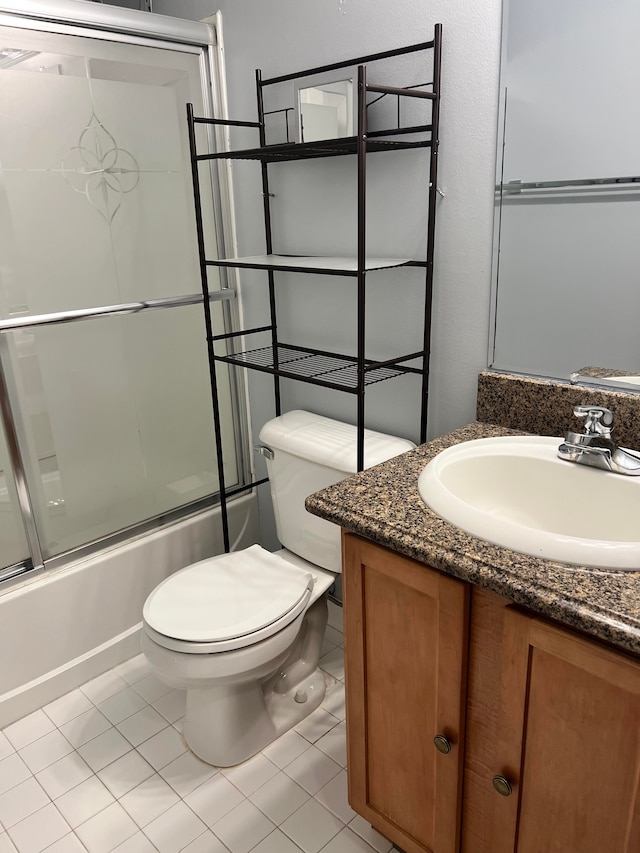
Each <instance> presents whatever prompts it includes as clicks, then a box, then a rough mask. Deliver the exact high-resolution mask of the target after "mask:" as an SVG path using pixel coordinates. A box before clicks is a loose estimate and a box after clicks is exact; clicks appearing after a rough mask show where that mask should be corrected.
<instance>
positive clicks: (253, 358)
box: [187, 24, 442, 551]
mask: <svg viewBox="0 0 640 853" xmlns="http://www.w3.org/2000/svg"><path fill="white" fill-rule="evenodd" d="M421 51H425V52H427V53H429V54H430V56H431V62H430V68H431V70H432V80H431V82H430V83H427V84H422V85H424V86H427V87H429V88H428V90H427V89H425V88H422V85H421V86H420V87H415V86H413V87H407V88H398V87H392V86H381V85H377V84H376V85H373V84H372V85H369V84H368V83H367V63H371V62H378V61H380V60H383V59H390V58H393V57H398V56H401V55H403V54H409V53H417V52H421ZM441 56H442V25H441V24H436V25H435V27H434V35H433V39H432V40H431V41H427V42H421V43H419V44H413V45H409V46H407V47H402V48H398V49H396V50H389V51H385V52H382V53H374V54H369V55H368V56H361V57H357V58H352V59H349V60H346V61H344V62H337V63H332V64H330V65H324V66H319V67H316V68H309V69H306V70H304V71H299V72H296V73H293V74H287V75H282V76H279V77H272V78H270V79H262V74H261V71H260V70H257V71H256V99H257V110H258V121H256V122H251V121H231V120H227V119H211V118H204V117H197V116H194V113H193V107H192V105H191V104H187V121H188V128H189V144H190V153H191V169H192V177H193V186H194V199H195V214H196V227H197V237H198V251H199V258H200V272H201V280H202V291H203V298H204V300H203V304H204V312H205V326H206V336H207V346H208V354H209V370H210V378H211V388H212V399H213V412H214V426H215V431H216V451H217V459H218V473H219V478H220V500H221V509H222V524H223V534H224V545H225V550H226V551H228V550H229V534H228V523H227V509H226V500H227V498H228V497H230V496H231V495H232V494H236V493H237V492H238V491H243V490H248V489H250V488H252V487H253V486H255V485H258V483H257V482H256V483H252V484H249V485H247V486H244V487H240V489H238V488H236V489H233V490H227V489H226V487H225V481H224V470H223V464H222V443H221V430H220V410H219V403H218V389H217V379H216V369H215V366H216V363H217V362H224V363H227V364H232V365H236V366H239V367H243V368H250V369H253V370H258V371H262V372H264V373H268V374H270V375H272V376H273V383H274V400H275V411H276V415H280V414H281V399H280V379H283V378H284V379H293V380H296V381H299V382H306V383H310V384H314V385H319V386H322V387H325V388H332V389H335V390H337V391H342V392H346V393H349V394H352V395H354V396H355V397H356V400H357V466H358V470H362V469H363V467H364V429H365V418H364V414H365V391H366V388H367V387H368V386H369V385H371V384H373V383H377V382H382V381H384V380H387V379H392V378H393V377H397V376H401V375H404V374H408V373H410V374H417V375H419V376H420V377H421V378H422V407H421V416H420V440H421V441H422V442H423V441H425V440H426V431H427V411H428V380H429V349H430V340H431V306H432V291H433V259H434V242H435V219H436V193H437V168H438V129H439V118H440V76H441V74H440V71H441ZM355 66H357V69H358V84H357V134H356V135H355V136H352V137H346V138H340V139H329V140H322V141H320V142H297V143H292V142H287V143H283V144H277V145H268V144H267V142H266V133H265V115H270V113H268V112H265V110H264V100H263V94H264V89H265V88H266V87H269V86H273V85H275V84H278V83H284V82H287V81H292V80H297V79H299V78H303V77H309V76H313V75H318V74H322V73H326V72H332V71H336V70H339V69H342V68H350V67H355ZM370 93H371V94H376V95H378V97H384V96H393V97H396V98H397V99H398V121H397V124H396V126H395V127H390V128H388V129H384V130H374V131H368V127H367V125H368V122H367V106H368V104H367V96H368V95H369V94H370ZM407 98H408V99H423V100H428V101H430V102H431V105H432V107H431V122H430V123H429V124H421V125H413V126H403V125H402V124H401V122H400V107H399V105H400V103H401V101H402V99H407ZM198 124H204V125H210V126H216V125H218V126H227V127H245V128H254V129H256V130H257V131H258V135H259V145H258V147H257V148H249V149H244V150H238V151H216V152H213V153H212V152H206V153H199V152H198V150H197V144H196V125H198ZM425 135H426V136H427V138H424V137H425ZM396 137H403V138H402V139H398V138H396ZM420 148H427V149H429V152H430V162H429V186H428V199H427V206H428V219H427V248H426V257H425V259H424V260H421V259H375V258H373V259H372V258H367V257H366V254H365V237H366V221H365V219H366V168H367V156H368V155H369V154H371V153H378V152H387V153H390V152H394V151H406V150H407V149H420ZM340 156H355V158H356V162H357V195H358V199H357V202H358V204H357V255H356V257H355V258H353V259H352V260H348V259H344V258H341V259H332V258H309V257H305V256H297V255H278V254H275V253H274V251H273V239H272V227H271V209H270V198H271V196H270V192H269V168H268V167H269V165H270V164H272V163H282V162H287V161H294V160H308V159H317V158H322V157H340ZM220 159H227V160H257V161H259V162H260V164H261V174H262V194H263V199H264V229H265V243H266V254H265V255H261V256H253V257H247V258H223V259H215V260H213V259H208V258H207V257H206V252H205V234H204V226H203V216H202V209H201V193H200V182H199V181H200V179H199V174H198V164H199V163H200V162H202V161H212V160H220ZM216 266H217V267H231V268H237V269H258V270H264V271H265V272H266V273H267V279H268V288H269V315H270V316H269V322H268V323H266V324H265V325H263V326H259V327H255V328H252V329H243V330H241V331H239V332H228V333H222V334H216V333H215V331H214V329H213V324H212V318H211V310H210V301H209V288H208V281H207V269H208V268H209V267H216ZM400 266H414V267H423V268H424V270H425V298H424V326H423V329H424V332H423V341H422V348H421V349H420V350H418V351H416V352H411V353H406V354H403V355H401V356H397V357H395V358H392V359H388V360H386V361H375V360H372V359H369V358H367V357H366V354H365V296H366V276H367V272H370V271H371V270H374V269H392V268H394V267H400ZM278 272H296V273H302V274H304V273H312V274H316V275H317V274H322V275H332V276H344V277H348V278H354V279H356V285H357V294H356V298H357V346H356V351H357V355H356V356H349V355H344V354H341V353H334V352H328V351H325V350H319V349H312V348H309V347H304V346H297V345H295V344H293V343H284V342H283V341H281V340H280V339H279V336H278V325H277V304H276V303H277V300H276V274H277V273H278ZM258 334H261V335H265V334H268V335H269V338H270V342H269V344H268V345H266V346H257V347H251V348H249V349H247V350H244V351H242V352H237V351H236V350H235V345H234V342H235V340H236V339H238V338H245V339H246V338H249V337H250V336H252V335H258ZM220 342H225V352H224V353H219V352H216V350H215V344H216V343H220ZM228 345H230V346H228ZM409 362H419V364H420V366H419V367H415V366H411V365H410V364H409ZM259 482H260V483H262V482H264V480H261V481H259Z"/></svg>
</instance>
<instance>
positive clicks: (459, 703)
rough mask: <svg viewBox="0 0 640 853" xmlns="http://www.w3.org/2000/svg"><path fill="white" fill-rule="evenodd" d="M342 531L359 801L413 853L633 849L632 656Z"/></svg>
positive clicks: (635, 702) (351, 736)
mask: <svg viewBox="0 0 640 853" xmlns="http://www.w3.org/2000/svg"><path fill="white" fill-rule="evenodd" d="M343 543H344V550H343V558H344V575H343V588H344V599H345V664H346V685H347V746H348V772H349V800H350V803H351V805H352V807H353V808H354V809H355V810H356V811H357V812H358V813H359V814H361V815H362V816H363V817H365V818H366V819H367V820H368V821H369V822H370V823H371V824H372V825H373V826H374V827H375V828H376V829H377V830H378V831H379V832H381V833H382V834H383V835H385V836H386V837H387V838H389V839H390V840H392V841H393V842H394V843H395V844H396V845H397V846H398V847H400V848H401V849H402V850H405V851H407V853H418V851H430V853H457V851H460V853H596V851H602V853H640V659H639V658H638V657H636V656H634V655H631V654H626V653H624V652H622V651H619V650H617V649H613V648H610V647H608V646H606V645H605V644H604V643H601V642H599V641H597V640H592V639H590V638H589V637H586V636H584V635H582V634H579V633H577V632H574V631H571V630H569V629H566V628H564V627H561V626H558V625H557V624H556V623H552V622H550V621H548V620H546V619H544V618H541V617H538V616H535V615H532V614H530V613H529V612H525V611H523V610H522V609H519V608H518V607H516V606H515V605H513V604H511V603H510V602H509V601H507V600H506V599H504V598H501V597H500V596H498V595H495V594H494V593H492V592H489V591H486V590H483V589H480V588H478V587H475V586H470V585H469V584H466V583H464V582H462V581H458V580H456V579H454V578H450V577H448V576H446V575H443V574H441V573H440V572H437V571H435V570H433V569H430V568H428V567H426V566H424V565H422V564H420V563H417V562H415V561H413V560H410V559H407V558H405V557H401V556H399V555H397V554H394V553H393V552H391V551H388V550H386V549H385V548H381V547H379V546H377V545H374V544H373V543H370V542H367V541H365V540H362V539H359V538H358V537H357V536H354V535H353V534H349V533H345V534H344V538H343ZM438 735H442V736H443V737H444V738H446V739H447V740H448V741H449V742H450V744H451V751H450V752H449V753H448V754H441V753H439V752H438V751H437V749H436V748H435V746H434V740H433V739H434V737H436V736H438Z"/></svg>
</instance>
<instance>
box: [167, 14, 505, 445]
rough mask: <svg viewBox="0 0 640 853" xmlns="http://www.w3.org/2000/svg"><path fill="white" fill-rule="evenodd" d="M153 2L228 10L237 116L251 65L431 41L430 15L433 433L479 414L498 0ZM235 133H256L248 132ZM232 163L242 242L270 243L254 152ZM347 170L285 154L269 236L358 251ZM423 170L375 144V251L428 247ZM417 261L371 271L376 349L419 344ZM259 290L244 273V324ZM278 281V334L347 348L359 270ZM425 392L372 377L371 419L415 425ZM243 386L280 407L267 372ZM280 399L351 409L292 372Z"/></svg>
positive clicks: (262, 405) (421, 162)
mask: <svg viewBox="0 0 640 853" xmlns="http://www.w3.org/2000/svg"><path fill="white" fill-rule="evenodd" d="M153 7H154V11H155V12H159V13H161V14H170V15H176V16H180V17H185V18H191V19H200V18H203V17H206V16H208V15H211V14H212V13H213V12H214V11H215V9H216V7H218V8H219V9H220V10H221V12H222V16H223V34H224V44H225V55H226V71H227V85H228V97H229V105H230V107H229V109H230V114H231V117H234V118H241V119H254V118H255V115H256V106H255V74H254V71H255V69H256V68H261V69H262V70H263V74H264V76H276V75H278V74H281V73H282V74H283V73H288V72H292V71H295V70H297V69H299V68H307V67H314V66H316V65H321V64H326V63H329V62H332V61H338V60H342V59H347V58H349V57H351V56H357V55H363V54H366V53H369V52H375V51H382V50H387V49H389V48H393V47H397V46H401V45H404V44H411V43H413V42H417V41H423V40H427V39H429V38H431V34H432V32H433V24H434V23H436V22H441V23H442V24H443V83H442V108H441V133H440V140H441V146H440V162H439V170H440V174H439V180H438V183H439V186H440V188H441V189H442V190H443V191H444V193H445V194H446V195H445V197H444V198H443V199H441V200H440V201H439V204H438V222H437V236H436V258H435V281H434V286H435V292H434V307H433V322H434V326H433V335H432V362H431V380H430V397H429V435H430V436H436V435H440V434H442V433H444V432H447V431H449V430H451V429H453V428H455V427H458V426H461V425H463V424H465V423H468V422H469V421H471V420H473V419H474V415H475V397H476V378H477V374H478V372H479V371H480V370H482V369H484V368H485V367H486V364H487V340H488V324H489V298H490V267H491V245H492V242H491V241H492V224H493V187H494V181H495V140H496V122H497V97H498V94H497V93H498V72H499V59H500V18H501V3H500V0H477V2H474V3H469V2H465V0H432V2H431V3H430V4H425V3H423V2H420V0H394V2H390V0H376V2H373V0H343V2H338V0H331V2H320V0H273V2H270V3H267V2H264V0H154V4H153ZM405 71H407V69H405ZM414 74H417V76H418V79H413V78H414ZM400 76H401V75H400ZM408 76H409V79H408V80H407V79H404V80H402V79H400V77H398V79H397V81H394V80H390V81H389V82H390V83H391V84H392V85H394V84H395V85H407V84H410V83H416V82H423V81H424V80H425V79H430V78H425V77H424V76H420V71H416V72H414V71H413V70H412V69H408ZM281 97H282V99H283V100H282V102H281V103H278V104H275V105H274V106H284V105H285V101H286V97H287V95H286V93H285V94H284V95H282V96H281ZM236 141H237V144H241V145H245V144H251V142H250V141H249V140H248V139H246V138H244V139H243V138H240V136H238V137H237V140H236ZM233 168H234V186H235V193H236V211H237V220H238V235H239V244H240V245H239V249H240V253H241V254H258V253H261V252H263V251H264V238H263V229H262V214H261V196H260V186H259V174H258V170H257V167H255V166H254V164H246V163H240V164H234V167H233ZM276 172H277V173H276ZM354 172H355V170H354V168H353V160H352V158H339V159H338V160H333V161H332V160H331V159H330V160H327V161H317V162H316V163H307V164H304V163H296V164H291V165H290V166H289V167H287V166H279V167H278V168H277V170H276V171H275V172H274V178H273V185H272V187H271V189H272V190H273V191H274V192H275V193H276V198H275V199H274V204H273V211H274V225H275V229H276V235H277V236H276V239H275V249H276V251H292V252H295V251H297V252H301V253H303V252H312V253H317V254H322V253H336V254H338V253H340V252H347V251H353V250H354V247H355V228H354V222H355V219H354V215H355V174H354ZM427 175H428V163H427V158H426V157H424V158H423V155H421V154H420V153H418V152H409V153H408V154H405V155H402V156H398V155H386V154H379V155H374V156H372V157H370V158H369V163H368V176H369V188H370V192H369V201H370V204H369V210H368V233H369V237H370V245H369V249H370V251H372V252H373V253H375V254H378V255H382V256H384V255H386V254H390V255H398V254H403V253H406V255H407V256H419V253H420V251H422V250H423V248H424V229H425V223H426V205H425V197H426V176H427ZM336 184H337V186H336ZM285 197H286V203H285ZM262 275H263V276H264V274H262ZM394 276H395V277H394ZM412 276H415V273H412V272H409V271H406V272H399V273H395V274H394V275H389V274H378V275H377V276H375V277H372V276H370V277H369V279H368V281H369V282H370V296H369V299H368V328H369V329H370V333H369V341H370V347H369V353H370V354H371V355H372V356H373V357H380V358H385V357H392V356H393V355H397V354H400V353H402V352H410V351H412V350H414V349H419V348H420V341H419V334H418V332H419V318H418V313H419V311H416V307H417V306H419V303H420V298H421V297H420V293H421V285H420V282H419V281H418V280H417V279H416V278H415V277H413V278H412ZM264 290H265V288H264V287H260V286H258V285H257V282H255V281H252V280H251V277H250V276H247V277H245V278H244V280H243V304H244V312H245V322H246V324H247V325H262V324H263V322H264V319H265V315H264V308H265V299H264ZM279 296H280V298H281V318H282V319H281V329H280V331H281V337H282V339H283V340H285V341H291V342H292V343H307V344H308V345H311V346H313V345H317V346H320V347H322V348H326V349H335V350H336V351H341V350H345V349H349V348H350V347H351V348H352V347H353V343H354V326H353V322H352V321H353V318H354V316H355V315H354V308H355V292H354V286H353V284H352V283H351V281H350V280H342V279H340V280H338V279H330V280H329V281H328V282H327V279H317V280H314V282H313V284H312V285H311V286H309V282H308V281H307V280H306V279H302V280H301V277H296V278H295V279H294V278H293V277H291V278H290V279H288V280H287V279H285V280H284V281H283V283H282V286H281V288H280V289H279ZM289 330H291V333H290V334H289ZM419 396H420V389H419V383H418V381H417V380H414V379H413V378H403V379H401V380H394V381H392V382H386V383H381V384H380V386H374V387H373V388H372V390H371V391H370V393H369V395H368V398H367V422H368V425H369V426H371V427H373V428H377V429H382V430H385V431H391V432H395V433H397V434H399V435H402V436H406V437H408V438H411V439H413V440H417V438H418V428H419V402H420V401H419ZM250 397H251V409H252V421H253V425H254V429H255V431H256V433H257V431H258V430H259V427H260V426H261V424H262V423H263V422H264V421H265V420H267V419H268V418H269V417H271V416H272V414H273V406H272V396H271V385H270V380H269V379H268V378H267V377H262V376H261V375H259V374H255V373H252V374H251V376H250ZM283 402H284V405H285V407H286V408H292V407H299V408H303V407H307V408H309V409H311V410H312V411H314V410H315V411H318V412H321V413H323V414H327V415H329V416H334V417H341V418H344V419H345V420H351V421H353V420H354V419H355V400H354V399H353V398H351V397H350V396H349V395H343V394H339V393H338V392H329V391H327V392H320V393H318V391H317V389H313V388H310V386H304V385H300V384H294V383H285V386H284V393H283Z"/></svg>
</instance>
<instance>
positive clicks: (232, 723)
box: [183, 669, 326, 767]
mask: <svg viewBox="0 0 640 853" xmlns="http://www.w3.org/2000/svg"><path fill="white" fill-rule="evenodd" d="M266 687H267V685H260V684H258V683H256V682H253V683H249V684H246V685H243V686H242V687H241V688H240V689H239V688H238V686H237V685H235V686H234V687H233V689H231V688H228V687H225V686H219V687H206V688H201V689H191V690H188V691H187V708H186V714H185V719H184V730H183V734H184V738H185V740H186V742H187V746H188V747H189V749H191V751H192V752H194V753H195V754H196V755H197V756H198V758H201V759H202V760H203V761H206V762H207V764H213V765H215V766H216V767H231V766H233V765H235V764H240V763H241V762H243V761H246V760H247V759H248V758H251V757H252V756H253V755H256V753H258V752H260V750H262V749H264V747H265V746H267V745H268V744H270V743H271V742H272V741H274V740H275V739H276V738H278V737H279V736H280V735H281V734H284V732H286V731H288V730H289V729H291V728H292V727H293V726H295V725H297V724H298V723H299V722H300V721H301V720H303V719H304V718H305V717H307V716H308V715H309V714H311V713H312V712H313V711H315V709H316V708H318V707H319V706H320V704H321V703H322V700H323V699H324V695H325V691H326V682H325V679H324V675H323V673H322V671H321V670H319V669H316V670H315V671H313V672H312V673H310V674H309V675H308V676H307V677H306V678H304V679H302V680H301V681H299V682H298V683H297V684H296V685H295V687H293V688H292V689H291V690H289V691H287V692H276V691H273V690H271V689H268V688H267V689H265V688H266ZM296 697H297V698H296ZM212 721H215V722H212Z"/></svg>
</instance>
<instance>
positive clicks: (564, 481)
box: [418, 436, 640, 571]
mask: <svg viewBox="0 0 640 853" xmlns="http://www.w3.org/2000/svg"><path fill="white" fill-rule="evenodd" d="M561 443H562V439H561V438H547V437H541V436H509V437H504V438H481V439H477V440H476V441H467V442H464V443H463V444H456V445H454V446H453V447H449V448H447V449H446V450H443V451H442V452H441V453H439V454H438V455H437V456H436V457H435V458H434V459H433V460H432V461H431V462H429V464H428V465H427V466H426V468H425V469H424V470H423V472H422V473H421V474H420V477H419V478H418V490H419V492H420V496H421V497H422V499H423V501H424V502H425V503H426V504H427V506H428V507H430V508H431V509H432V510H433V511H434V512H435V513H437V514H438V515H439V516H440V517H441V518H444V519H445V520H446V521H449V522H451V523H452V524H455V525H456V526H457V527H460V528H461V529H462V530H465V531H466V532H467V533H472V534H473V535H474V536H477V537H479V538H480V539H486V540H487V541H488V542H493V543H494V544H496V545H501V546H503V547H505V548H510V549H511V550H513V551H519V552H520V553H523V554H530V555H532V556H534V557H544V558H546V559H549V560H559V561H561V562H565V563H575V564H577V565H581V566H594V567H600V568H610V569H623V570H627V571H634V570H635V571H640V477H627V476H624V475H621V474H612V473H609V472H607V471H601V470H597V469H595V468H589V467H587V466H586V465H578V464H576V463H574V462H565V461H564V460H562V459H559V458H558V457H557V455H556V451H557V449H558V446H559V445H560V444H561Z"/></svg>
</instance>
